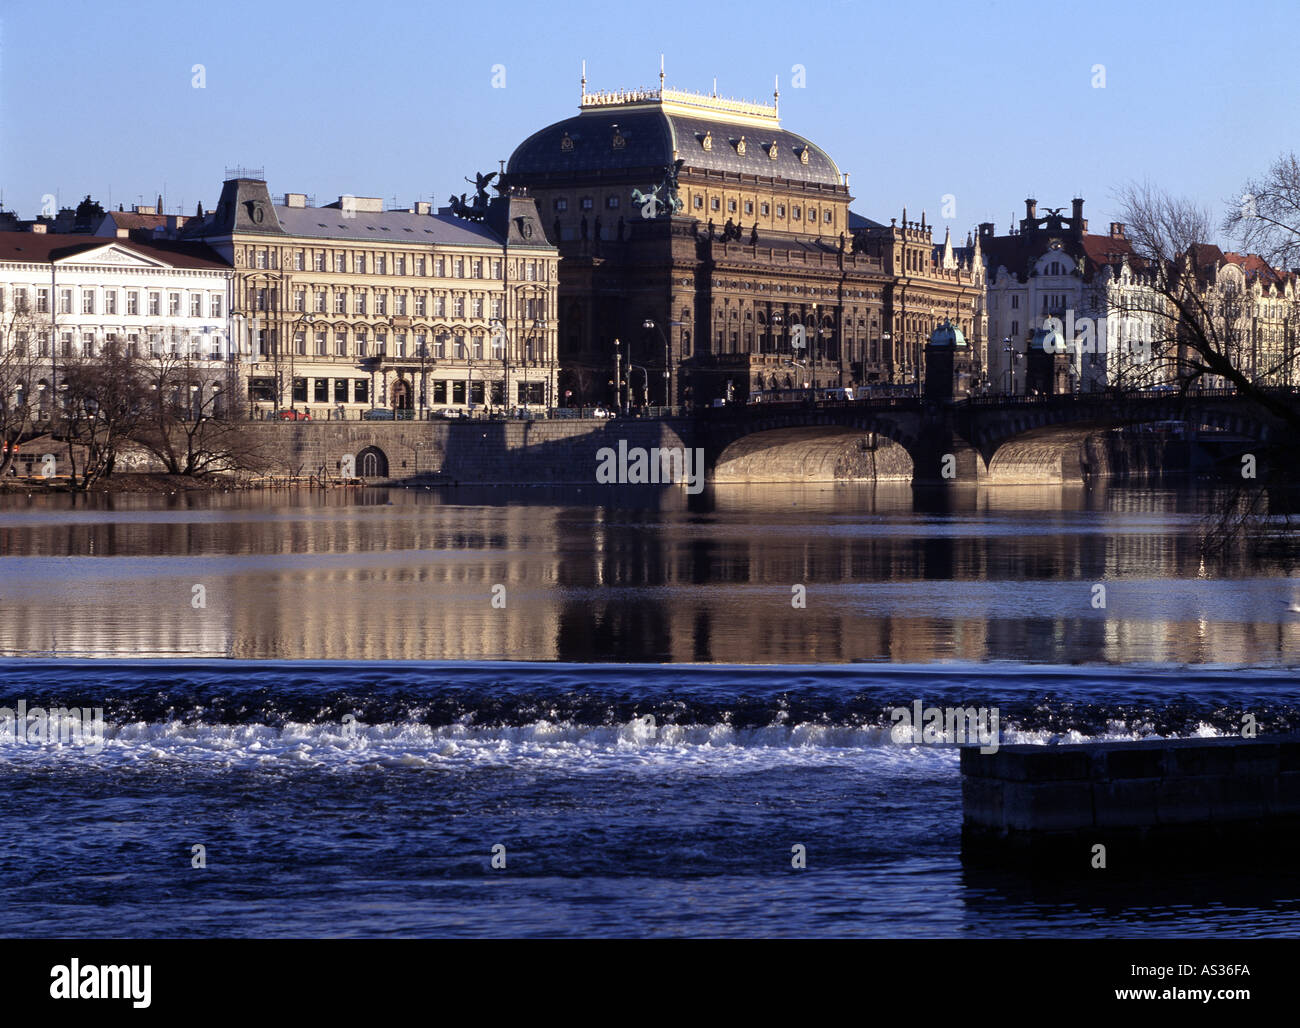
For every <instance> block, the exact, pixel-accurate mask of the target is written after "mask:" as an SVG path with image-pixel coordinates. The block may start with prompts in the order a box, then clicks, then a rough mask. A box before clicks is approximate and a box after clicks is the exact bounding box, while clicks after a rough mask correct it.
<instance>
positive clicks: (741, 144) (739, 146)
mask: <svg viewBox="0 0 1300 1028" xmlns="http://www.w3.org/2000/svg"><path fill="white" fill-rule="evenodd" d="M736 153H738V154H739V155H740V156H741V157H744V156H745V137H744V136H741V137H740V138H739V139H738V140H736Z"/></svg>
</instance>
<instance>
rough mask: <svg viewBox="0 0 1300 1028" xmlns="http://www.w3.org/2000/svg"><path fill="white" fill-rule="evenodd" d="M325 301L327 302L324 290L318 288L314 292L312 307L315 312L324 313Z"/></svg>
mask: <svg viewBox="0 0 1300 1028" xmlns="http://www.w3.org/2000/svg"><path fill="white" fill-rule="evenodd" d="M327 303H328V299H327V297H326V295H325V290H324V289H321V290H318V291H317V293H316V303H315V306H314V308H313V309H314V310H315V312H316V313H317V314H324V313H325V307H326V304H327Z"/></svg>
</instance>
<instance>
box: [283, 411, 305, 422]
mask: <svg viewBox="0 0 1300 1028" xmlns="http://www.w3.org/2000/svg"><path fill="white" fill-rule="evenodd" d="M275 416H276V418H277V419H279V420H280V421H310V420H311V412H310V411H305V410H282V411H278V412H276V415H275Z"/></svg>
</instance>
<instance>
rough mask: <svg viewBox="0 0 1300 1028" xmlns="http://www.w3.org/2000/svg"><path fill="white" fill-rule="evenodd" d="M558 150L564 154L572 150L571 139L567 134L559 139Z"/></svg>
mask: <svg viewBox="0 0 1300 1028" xmlns="http://www.w3.org/2000/svg"><path fill="white" fill-rule="evenodd" d="M560 149H561V150H563V151H564V152H565V153H568V152H569V151H570V150H572V149H573V137H572V136H570V135H569V133H567V132H566V133H564V135H563V136H562V137H561V138H560Z"/></svg>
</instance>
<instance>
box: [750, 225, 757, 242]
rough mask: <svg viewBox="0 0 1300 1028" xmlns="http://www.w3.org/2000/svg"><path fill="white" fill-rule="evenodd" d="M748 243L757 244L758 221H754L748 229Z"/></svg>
mask: <svg viewBox="0 0 1300 1028" xmlns="http://www.w3.org/2000/svg"><path fill="white" fill-rule="evenodd" d="M749 245H750V246H757V245H758V222H757V221H756V222H754V227H753V228H751V229H750V230H749Z"/></svg>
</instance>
